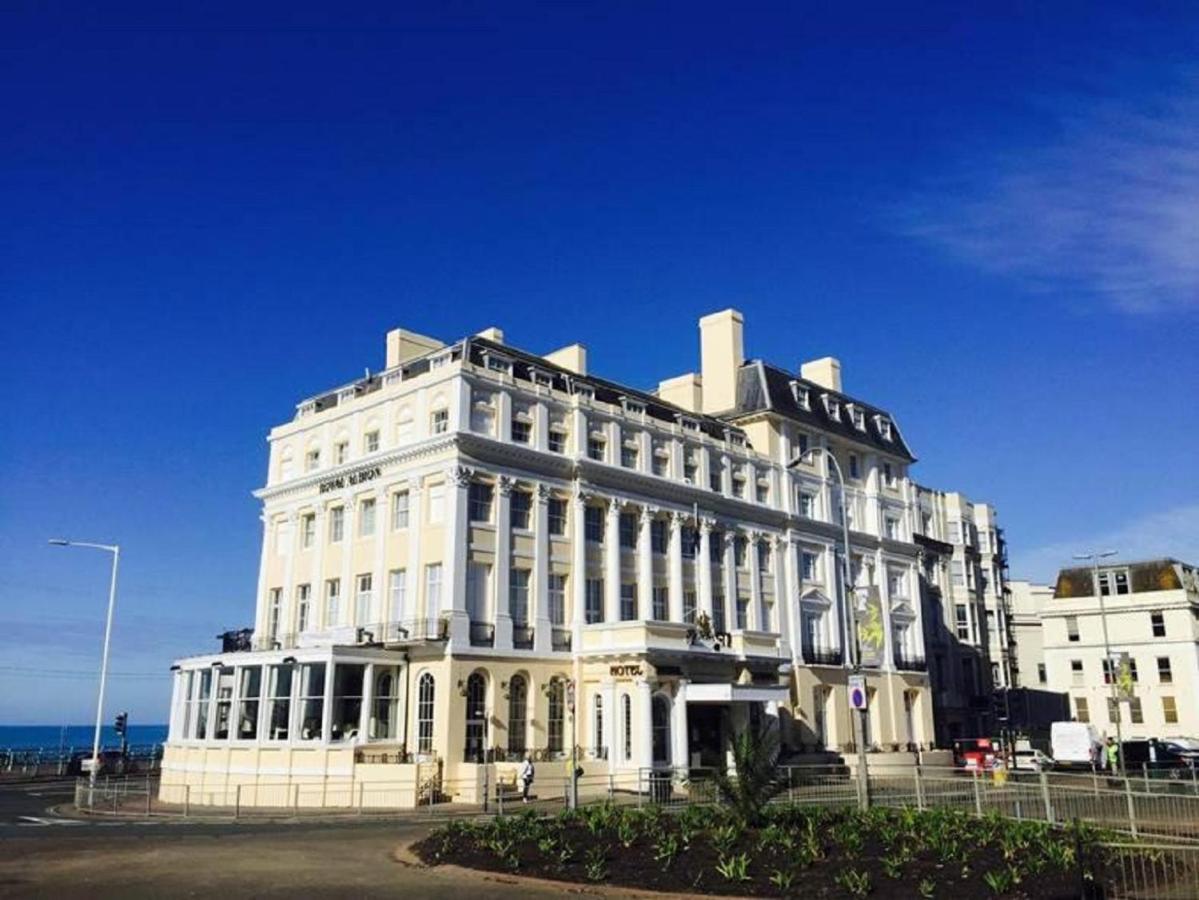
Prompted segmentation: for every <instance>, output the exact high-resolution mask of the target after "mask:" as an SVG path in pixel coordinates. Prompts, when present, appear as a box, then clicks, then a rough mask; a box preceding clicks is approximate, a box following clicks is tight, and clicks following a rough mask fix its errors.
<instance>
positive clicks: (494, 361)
mask: <svg viewBox="0 0 1199 900" xmlns="http://www.w3.org/2000/svg"><path fill="white" fill-rule="evenodd" d="M483 358H484V359H485V360H486V361H487V368H489V369H490V370H491V371H493V372H504V373H507V372H510V371H511V370H512V363H511V361H510V360H507V359H505V358H504V357H502V356H496V355H495V354H493V353H488V354H486V355H485V356H484V357H483Z"/></svg>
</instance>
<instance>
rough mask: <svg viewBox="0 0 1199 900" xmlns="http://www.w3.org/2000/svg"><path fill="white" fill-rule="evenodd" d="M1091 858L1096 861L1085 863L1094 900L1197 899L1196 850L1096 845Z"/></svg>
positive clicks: (1198, 863)
mask: <svg viewBox="0 0 1199 900" xmlns="http://www.w3.org/2000/svg"><path fill="white" fill-rule="evenodd" d="M1092 854H1093V855H1098V856H1099V857H1100V858H1099V859H1098V860H1094V859H1092V860H1089V861H1087V862H1088V863H1089V866H1088V867H1087V870H1089V871H1088V874H1089V876H1090V883H1091V884H1093V885H1094V890H1093V891H1092V894H1093V896H1095V897H1102V898H1104V900H1194V898H1195V897H1199V847H1196V846H1194V845H1185V844H1181V845H1180V844H1175V845H1171V844H1145V843H1136V844H1100V845H1098V846H1097V847H1095V848H1093V849H1092ZM1084 877H1085V876H1084ZM1085 883H1086V882H1085V881H1084V884H1085Z"/></svg>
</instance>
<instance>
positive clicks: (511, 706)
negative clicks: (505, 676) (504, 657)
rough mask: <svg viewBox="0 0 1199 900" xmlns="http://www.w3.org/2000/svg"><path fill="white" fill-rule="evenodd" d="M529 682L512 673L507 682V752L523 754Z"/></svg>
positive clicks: (526, 730)
mask: <svg viewBox="0 0 1199 900" xmlns="http://www.w3.org/2000/svg"><path fill="white" fill-rule="evenodd" d="M528 709H529V682H528V680H527V679H526V678H525V676H523V675H513V676H512V680H511V681H509V682H508V752H509V753H513V754H516V755H523V754H524V752H525V748H526V743H525V740H526V738H525V735H526V733H527V732H528V715H529V713H528Z"/></svg>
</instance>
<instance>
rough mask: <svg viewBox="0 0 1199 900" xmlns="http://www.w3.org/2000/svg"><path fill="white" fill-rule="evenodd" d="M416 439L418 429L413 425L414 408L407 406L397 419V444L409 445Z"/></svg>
mask: <svg viewBox="0 0 1199 900" xmlns="http://www.w3.org/2000/svg"><path fill="white" fill-rule="evenodd" d="M415 437H416V428H415V427H414V424H413V417H412V408H411V407H408V406H405V407H404V408H403V409H401V410H400V413H399V415H398V416H397V417H396V443H397V444H400V445H403V444H408V443H411V442H412V440H413V438H415Z"/></svg>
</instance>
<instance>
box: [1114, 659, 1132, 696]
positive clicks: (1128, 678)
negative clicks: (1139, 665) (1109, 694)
mask: <svg viewBox="0 0 1199 900" xmlns="http://www.w3.org/2000/svg"><path fill="white" fill-rule="evenodd" d="M1112 664H1113V668H1115V670H1116V696H1117V697H1119V698H1120V699H1121V700H1132V699H1133V698H1134V697H1135V696H1136V683H1135V682H1134V681H1133V680H1132V662H1131V660H1130V658H1129V655H1128V654H1127V653H1113V654H1112Z"/></svg>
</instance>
